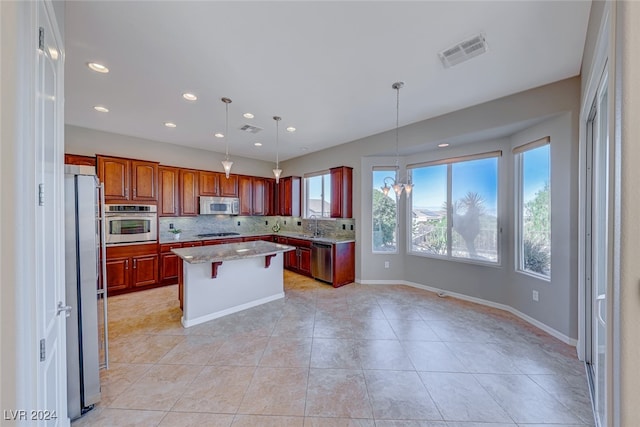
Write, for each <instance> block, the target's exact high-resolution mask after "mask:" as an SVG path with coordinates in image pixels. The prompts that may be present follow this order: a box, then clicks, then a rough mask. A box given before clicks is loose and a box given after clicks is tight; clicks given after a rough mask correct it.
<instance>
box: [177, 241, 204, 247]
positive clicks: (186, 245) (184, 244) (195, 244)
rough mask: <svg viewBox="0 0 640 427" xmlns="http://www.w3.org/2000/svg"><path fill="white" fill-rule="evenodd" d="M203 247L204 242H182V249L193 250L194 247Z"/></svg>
mask: <svg viewBox="0 0 640 427" xmlns="http://www.w3.org/2000/svg"><path fill="white" fill-rule="evenodd" d="M202 245H204V242H203V241H202V240H194V241H192V242H184V243H183V244H182V247H183V248H193V247H195V246H202Z"/></svg>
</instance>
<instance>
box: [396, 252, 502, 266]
mask: <svg viewBox="0 0 640 427" xmlns="http://www.w3.org/2000/svg"><path fill="white" fill-rule="evenodd" d="M407 255H412V256H417V257H421V258H430V259H435V260H440V261H450V262H459V263H463V264H472V265H478V266H482V267H491V268H502V263H500V262H486V261H478V260H474V259H466V258H453V257H448V256H438V255H432V254H425V253H421V252H414V251H410V252H409V253H408V254H407Z"/></svg>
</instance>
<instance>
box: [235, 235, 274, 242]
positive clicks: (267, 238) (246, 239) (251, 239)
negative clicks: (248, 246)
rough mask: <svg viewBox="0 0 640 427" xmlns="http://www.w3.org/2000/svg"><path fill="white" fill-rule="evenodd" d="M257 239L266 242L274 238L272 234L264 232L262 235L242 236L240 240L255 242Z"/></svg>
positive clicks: (272, 240)
mask: <svg viewBox="0 0 640 427" xmlns="http://www.w3.org/2000/svg"><path fill="white" fill-rule="evenodd" d="M258 240H264V241H266V242H274V241H275V240H274V238H273V236H272V235H270V234H266V235H264V236H249V237H243V238H242V241H243V242H256V241H258Z"/></svg>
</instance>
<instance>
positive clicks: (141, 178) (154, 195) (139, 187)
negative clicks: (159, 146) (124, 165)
mask: <svg viewBox="0 0 640 427" xmlns="http://www.w3.org/2000/svg"><path fill="white" fill-rule="evenodd" d="M131 193H132V195H131V200H136V201H144V202H157V201H158V165H157V163H152V162H141V161H138V160H132V161H131Z"/></svg>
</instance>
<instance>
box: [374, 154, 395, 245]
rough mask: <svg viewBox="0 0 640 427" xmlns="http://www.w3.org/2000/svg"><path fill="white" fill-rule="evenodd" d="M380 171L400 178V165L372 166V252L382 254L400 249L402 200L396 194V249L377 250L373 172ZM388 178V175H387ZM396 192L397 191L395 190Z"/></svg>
mask: <svg viewBox="0 0 640 427" xmlns="http://www.w3.org/2000/svg"><path fill="white" fill-rule="evenodd" d="M380 171H385V172H388V173H389V177H390V178H392V179H396V180H397V179H398V175H399V174H398V167H397V166H373V167H372V168H371V175H370V177H371V253H372V254H375V255H382V254H387V255H389V254H391V255H392V254H398V253H399V251H400V248H399V242H400V221H399V219H400V215H399V212H398V211H399V207H400V200H399V198H398V197H397V196H396V197H395V200H396V227H395V250H393V251H376V250H375V245H374V236H373V233H374V229H373V226H374V218H373V190H374V186H373V185H374V182H373V181H374V180H373V174H374V172H380ZM385 178H386V177H385ZM391 192H393V189H391V190H390V193H391ZM394 194H395V192H394Z"/></svg>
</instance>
